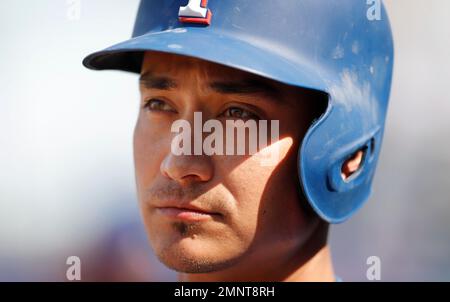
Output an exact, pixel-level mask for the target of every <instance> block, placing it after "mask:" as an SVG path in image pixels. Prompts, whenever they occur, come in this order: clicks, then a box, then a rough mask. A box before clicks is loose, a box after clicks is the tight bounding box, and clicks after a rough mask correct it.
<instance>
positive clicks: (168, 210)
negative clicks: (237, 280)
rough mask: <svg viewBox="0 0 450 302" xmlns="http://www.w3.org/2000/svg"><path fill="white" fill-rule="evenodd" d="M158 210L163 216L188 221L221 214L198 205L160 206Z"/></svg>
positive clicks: (201, 219)
mask: <svg viewBox="0 0 450 302" xmlns="http://www.w3.org/2000/svg"><path fill="white" fill-rule="evenodd" d="M156 212H157V213H158V214H161V215H163V216H166V217H169V218H174V219H181V220H188V221H204V220H208V219H211V218H214V217H218V216H221V214H220V213H217V212H211V211H207V210H204V209H200V208H198V207H194V206H192V205H188V206H178V205H176V206H174V205H170V206H158V207H156Z"/></svg>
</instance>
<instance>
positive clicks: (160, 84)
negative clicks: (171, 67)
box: [139, 72, 177, 90]
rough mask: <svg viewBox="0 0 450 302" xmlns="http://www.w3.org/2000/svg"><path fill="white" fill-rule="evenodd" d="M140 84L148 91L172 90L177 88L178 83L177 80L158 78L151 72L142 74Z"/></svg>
mask: <svg viewBox="0 0 450 302" xmlns="http://www.w3.org/2000/svg"><path fill="white" fill-rule="evenodd" d="M139 83H140V85H142V86H144V87H145V88H148V89H161V90H170V89H174V88H177V83H176V81H175V80H173V79H171V78H169V77H164V76H156V75H154V74H152V73H151V72H146V73H144V74H142V75H141V76H140V77H139Z"/></svg>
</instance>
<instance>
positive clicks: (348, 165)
mask: <svg viewBox="0 0 450 302" xmlns="http://www.w3.org/2000/svg"><path fill="white" fill-rule="evenodd" d="M366 152H367V147H364V148H361V149H359V150H357V151H356V152H354V153H353V154H352V155H351V156H350V157H349V158H348V159H346V160H345V161H344V163H343V164H342V167H341V177H342V179H343V180H344V181H348V180H349V179H350V178H351V176H352V175H354V174H355V173H356V172H358V171H359V170H360V169H361V167H362V164H363V159H364V156H366Z"/></svg>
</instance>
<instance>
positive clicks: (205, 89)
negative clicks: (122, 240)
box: [134, 52, 317, 273]
mask: <svg viewBox="0 0 450 302" xmlns="http://www.w3.org/2000/svg"><path fill="white" fill-rule="evenodd" d="M140 91H141V101H140V104H141V106H140V111H139V118H138V121H137V124H136V128H135V134H134V159H135V169H136V181H137V189H138V196H139V203H140V208H141V212H142V216H143V219H144V223H145V226H146V229H147V232H148V234H149V238H150V242H151V245H152V247H153V249H154V251H155V253H156V255H157V256H158V257H159V259H160V260H161V261H162V262H163V263H164V264H166V265H167V266H168V267H170V268H172V269H175V270H177V271H180V272H187V273H206V272H213V271H219V270H223V269H227V268H230V267H233V266H234V265H239V264H243V263H252V261H260V260H261V259H265V261H269V262H270V259H276V258H279V257H283V256H285V255H288V254H289V253H290V254H292V253H294V252H295V251H296V250H298V248H299V247H301V245H302V244H303V242H304V241H305V240H306V239H307V237H308V236H309V234H310V233H311V229H312V228H313V227H314V225H316V222H317V218H316V217H314V216H311V215H308V214H306V213H305V212H304V208H303V207H302V206H301V202H300V201H301V197H300V194H299V181H298V176H297V150H298V148H299V144H300V142H301V139H302V138H303V135H304V134H305V132H306V130H307V128H308V126H309V125H310V123H311V121H312V114H311V111H312V109H311V108H312V107H313V106H312V105H311V104H312V102H313V101H314V100H311V95H310V94H309V93H307V92H305V91H300V90H298V89H294V88H292V87H288V86H285V85H282V84H278V83H276V82H272V81H270V80H266V79H263V78H260V77H257V76H254V75H251V74H249V73H246V72H242V71H237V70H234V69H231V68H228V67H224V66H221V65H216V64H213V63H209V62H206V61H202V60H197V59H192V58H187V57H182V56H175V55H168V54H162V53H150V52H149V53H147V54H146V56H145V58H144V62H143V68H142V74H141V81H140ZM195 112H201V113H202V119H203V123H205V122H206V121H207V120H211V119H214V120H218V121H219V122H220V123H221V124H222V125H223V129H225V128H226V125H225V124H226V121H227V120H243V121H244V122H245V121H248V120H252V119H254V120H256V121H258V120H268V121H269V122H268V123H269V125H270V121H271V120H279V140H278V141H277V142H271V145H269V146H268V147H267V148H266V151H267V152H269V153H270V152H274V151H273V149H274V147H277V148H278V156H277V157H276V160H275V161H274V162H273V163H272V164H271V165H263V164H261V159H260V157H258V156H257V155H249V154H246V155H211V156H208V155H205V154H203V155H180V156H178V155H174V154H173V153H172V152H171V144H172V141H173V139H174V137H175V136H176V135H177V134H176V133H173V132H172V131H171V127H172V124H173V123H174V122H175V121H176V120H180V119H183V120H186V121H188V122H189V123H191V124H192V129H194V126H193V124H194V113H195ZM268 132H269V133H270V127H269V131H268ZM224 133H225V130H224ZM192 135H193V134H192ZM207 135H208V134H204V137H205V136H207ZM248 137H249V136H248V135H247V138H248ZM269 139H270V134H269ZM269 142H270V140H269ZM258 150H259V151H260V149H258ZM255 263H256V262H255Z"/></svg>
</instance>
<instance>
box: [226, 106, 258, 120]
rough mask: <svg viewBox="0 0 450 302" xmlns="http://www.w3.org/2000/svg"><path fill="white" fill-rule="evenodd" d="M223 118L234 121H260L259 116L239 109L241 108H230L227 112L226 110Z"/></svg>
mask: <svg viewBox="0 0 450 302" xmlns="http://www.w3.org/2000/svg"><path fill="white" fill-rule="evenodd" d="M223 116H225V117H226V118H234V119H242V120H249V119H254V120H259V119H260V118H259V116H257V115H256V114H254V113H252V112H250V111H248V110H245V109H242V108H239V107H230V108H228V109H227V110H225V112H224V113H223Z"/></svg>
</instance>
